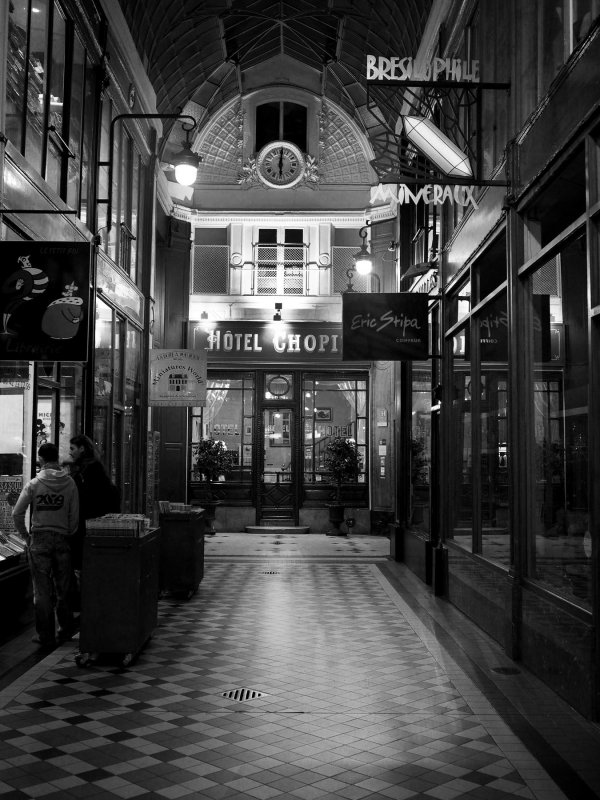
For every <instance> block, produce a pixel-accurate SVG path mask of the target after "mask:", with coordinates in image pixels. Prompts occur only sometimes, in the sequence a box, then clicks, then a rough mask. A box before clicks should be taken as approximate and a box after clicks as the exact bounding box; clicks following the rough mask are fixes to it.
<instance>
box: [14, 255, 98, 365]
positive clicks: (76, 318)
mask: <svg viewBox="0 0 600 800" xmlns="http://www.w3.org/2000/svg"><path fill="white" fill-rule="evenodd" d="M91 259H92V245H91V244H89V243H88V242H0V359H1V360H7V361H86V360H87V345H88V317H89V304H90V269H91Z"/></svg>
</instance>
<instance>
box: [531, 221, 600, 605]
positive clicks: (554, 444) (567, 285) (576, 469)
mask: <svg viewBox="0 0 600 800" xmlns="http://www.w3.org/2000/svg"><path fill="white" fill-rule="evenodd" d="M530 285H531V289H532V293H533V297H534V298H535V297H543V296H544V295H545V298H546V305H547V306H548V308H549V314H546V315H545V316H540V315H539V314H538V313H535V311H534V313H532V316H531V320H530V327H531V336H532V337H537V338H538V339H541V345H542V346H541V347H539V348H538V350H537V355H536V359H535V372H534V381H533V387H532V389H533V402H534V410H533V414H534V441H533V442H532V443H531V445H532V448H533V463H534V476H533V482H534V486H533V487H532V490H533V491H534V494H535V503H536V505H535V509H536V513H535V521H534V533H533V535H534V549H533V551H532V563H531V564H530V575H531V577H532V578H534V579H536V580H538V581H540V582H541V583H542V584H543V585H545V586H546V587H548V588H550V589H552V590H553V591H555V592H557V593H558V594H561V595H563V596H564V597H567V598H568V599H570V600H572V601H574V602H577V603H579V604H580V605H583V606H585V607H586V608H591V570H592V559H591V549H592V546H591V534H590V525H589V510H590V509H589V503H590V501H589V490H588V489H589V487H588V459H589V452H588V446H587V442H588V424H589V414H588V387H589V363H588V359H587V352H588V351H587V341H588V335H589V330H588V329H589V322H588V317H587V315H586V314H584V313H582V311H581V309H583V308H585V305H586V297H587V273H586V262H585V241H584V238H583V237H581V238H580V239H578V240H576V241H575V242H573V243H571V244H569V245H567V246H565V248H564V249H563V250H562V251H561V253H560V254H559V255H558V256H557V257H556V258H553V259H551V260H550V261H548V262H546V263H545V264H543V265H542V266H541V267H540V268H539V269H538V270H537V271H536V272H535V273H534V274H533V276H532V278H531V280H530ZM542 293H543V294H542ZM538 305H539V302H538ZM533 308H534V309H535V308H536V304H534V305H533Z"/></svg>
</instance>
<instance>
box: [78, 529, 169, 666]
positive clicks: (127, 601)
mask: <svg viewBox="0 0 600 800" xmlns="http://www.w3.org/2000/svg"><path fill="white" fill-rule="evenodd" d="M103 534H104V535H103ZM159 553H160V531H159V530H158V529H156V528H154V529H148V530H147V531H145V532H141V533H140V534H139V535H136V536H134V535H119V534H118V532H110V531H106V532H104V531H100V530H99V531H90V530H88V531H87V533H86V537H85V539H84V542H83V564H82V571H81V621H80V632H79V653H78V655H77V656H76V657H75V660H76V663H77V664H78V666H81V667H83V666H87V665H88V664H90V663H91V662H93V661H95V660H97V658H98V657H99V656H100V655H102V654H104V655H111V656H118V657H119V660H120V661H121V663H122V665H123V666H129V665H130V664H131V662H132V661H133V660H134V659H135V657H136V656H137V655H138V653H139V652H140V650H141V649H142V647H143V646H144V644H145V643H146V642H147V641H148V639H149V638H150V637H151V635H152V632H153V631H154V628H155V627H156V622H157V618H158V565H159Z"/></svg>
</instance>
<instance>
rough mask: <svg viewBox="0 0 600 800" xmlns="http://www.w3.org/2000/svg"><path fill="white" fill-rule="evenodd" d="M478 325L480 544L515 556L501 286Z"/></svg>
mask: <svg viewBox="0 0 600 800" xmlns="http://www.w3.org/2000/svg"><path fill="white" fill-rule="evenodd" d="M475 320H476V323H475V324H476V325H477V328H478V330H479V361H480V364H481V366H480V393H479V399H478V402H477V413H478V418H479V435H478V437H477V441H478V448H479V475H480V481H481V486H480V489H479V520H480V522H481V549H480V548H479V547H476V550H477V551H478V552H481V553H482V554H483V555H484V556H486V557H487V558H489V559H490V560H492V561H495V562H497V563H499V564H502V565H503V566H508V565H509V564H510V561H511V546H510V528H509V517H508V429H507V424H508V420H507V401H508V377H507V365H508V317H507V309H506V293H505V292H502V293H501V294H500V295H498V296H496V297H495V298H494V299H493V300H492V301H491V302H490V303H488V304H486V306H485V307H484V308H483V309H482V310H481V311H480V312H479V313H478V314H477V316H476V317H475Z"/></svg>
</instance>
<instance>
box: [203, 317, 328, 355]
mask: <svg viewBox="0 0 600 800" xmlns="http://www.w3.org/2000/svg"><path fill="white" fill-rule="evenodd" d="M188 331H189V332H188V342H189V345H190V347H191V348H193V349H194V350H199V349H205V350H206V353H207V357H208V361H209V363H210V362H216V361H219V362H221V361H227V362H231V361H240V362H241V363H245V364H247V363H248V361H252V362H255V363H256V362H260V363H270V362H281V360H282V358H283V359H285V360H286V362H288V363H293V362H298V363H300V362H302V363H312V362H314V361H318V362H323V361H326V362H330V363H331V362H332V361H337V362H339V361H341V359H342V328H341V325H339V324H335V323H318V322H294V321H290V322H289V323H288V322H285V321H284V322H283V323H281V324H279V325H277V326H274V324H273V323H269V322H240V321H235V322H227V321H226V322H220V321H219V322H210V323H206V322H202V321H201V322H191V323H190V325H189V329H188Z"/></svg>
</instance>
